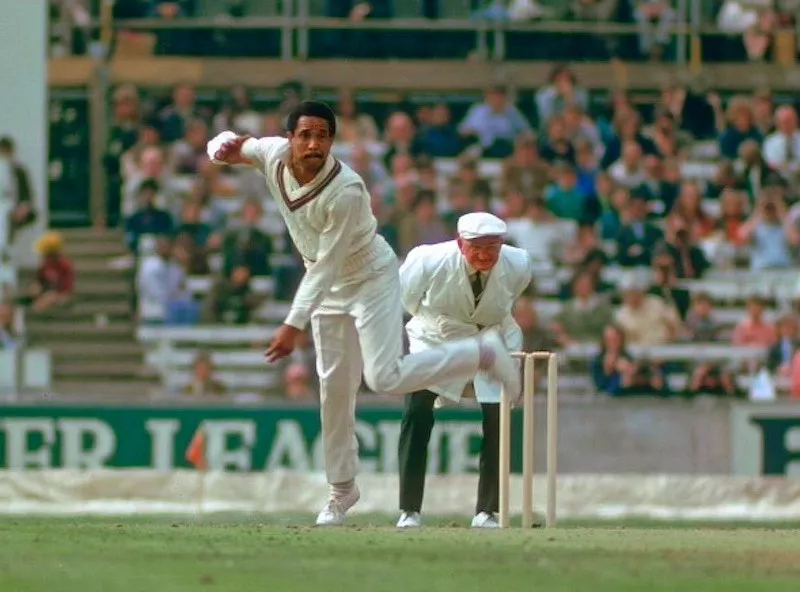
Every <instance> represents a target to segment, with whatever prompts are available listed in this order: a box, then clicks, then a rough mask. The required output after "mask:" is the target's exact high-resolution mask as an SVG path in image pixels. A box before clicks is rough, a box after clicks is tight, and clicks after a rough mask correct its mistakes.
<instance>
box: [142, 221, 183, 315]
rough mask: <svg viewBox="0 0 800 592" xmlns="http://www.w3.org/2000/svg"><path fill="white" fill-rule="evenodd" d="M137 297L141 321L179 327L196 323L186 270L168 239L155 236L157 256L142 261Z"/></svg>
mask: <svg viewBox="0 0 800 592" xmlns="http://www.w3.org/2000/svg"><path fill="white" fill-rule="evenodd" d="M137 296H138V298H137V300H138V306H139V320H140V322H143V323H149V324H167V325H179V324H192V323H193V322H194V321H195V320H196V308H195V307H194V306H193V302H192V298H191V295H190V294H189V293H188V292H187V291H186V271H185V270H184V269H183V268H182V267H181V265H180V264H179V263H178V262H177V261H176V260H175V258H174V257H173V243H172V240H170V238H169V237H167V236H160V237H158V238H157V239H156V254H155V255H154V256H151V257H146V258H144V259H143V260H142V264H141V266H140V268H139V273H138V278H137Z"/></svg>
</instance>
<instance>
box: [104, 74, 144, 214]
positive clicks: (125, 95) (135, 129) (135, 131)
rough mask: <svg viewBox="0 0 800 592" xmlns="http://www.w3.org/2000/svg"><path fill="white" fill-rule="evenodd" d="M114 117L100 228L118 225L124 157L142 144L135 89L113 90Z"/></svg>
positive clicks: (123, 87)
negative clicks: (104, 211)
mask: <svg viewBox="0 0 800 592" xmlns="http://www.w3.org/2000/svg"><path fill="white" fill-rule="evenodd" d="M112 117H113V123H112V124H111V127H110V129H109V130H108V144H107V147H106V153H105V155H104V157H103V166H104V168H105V170H106V175H107V181H106V184H107V185H106V191H107V195H106V197H107V199H106V208H107V220H105V221H103V220H98V222H100V223H101V225H103V224H109V225H111V226H116V225H117V223H118V222H119V218H120V198H119V196H120V194H121V193H122V187H123V183H124V181H123V170H122V156H123V154H125V153H126V152H128V151H129V150H130V149H131V148H133V147H134V146H135V145H136V143H137V142H138V141H139V125H140V123H141V102H140V100H139V93H138V91H137V90H136V87H135V86H133V85H130V84H126V85H123V86H120V87H119V88H117V89H116V91H114V97H113V109H112Z"/></svg>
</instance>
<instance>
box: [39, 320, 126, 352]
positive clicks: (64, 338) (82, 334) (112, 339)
mask: <svg viewBox="0 0 800 592" xmlns="http://www.w3.org/2000/svg"><path fill="white" fill-rule="evenodd" d="M25 329H26V333H27V334H28V337H29V339H30V342H31V345H35V346H37V347H45V346H47V345H48V344H50V343H65V342H66V343H69V342H70V341H71V340H72V341H84V342H86V341H94V342H95V343H98V344H99V343H106V342H108V343H119V342H131V343H136V335H135V328H134V326H133V324H132V323H124V322H118V323H114V322H111V323H109V324H108V325H107V326H105V327H97V326H95V325H94V324H88V323H86V324H81V323H70V322H63V321H46V320H39V319H30V320H28V321H27V322H26V323H25Z"/></svg>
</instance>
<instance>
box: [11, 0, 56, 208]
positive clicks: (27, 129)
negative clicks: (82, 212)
mask: <svg viewBox="0 0 800 592" xmlns="http://www.w3.org/2000/svg"><path fill="white" fill-rule="evenodd" d="M47 31H48V26H47V0H0V56H2V59H0V85H1V86H0V88H2V92H0V135H3V136H5V135H8V136H11V137H12V138H13V140H14V142H15V144H16V148H17V158H18V159H19V160H20V161H21V162H23V163H24V164H25V166H26V167H27V168H28V171H29V173H30V178H31V183H32V185H33V188H34V192H35V195H36V197H35V199H36V208H37V210H38V212H39V215H40V220H42V221H44V220H45V219H46V215H47V145H48V133H49V132H48V128H49V126H48V123H47V94H48V93H47V43H48V39H47Z"/></svg>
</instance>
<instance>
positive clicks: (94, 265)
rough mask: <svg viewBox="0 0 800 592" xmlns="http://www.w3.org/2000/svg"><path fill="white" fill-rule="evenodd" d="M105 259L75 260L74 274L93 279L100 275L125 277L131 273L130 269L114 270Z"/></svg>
mask: <svg viewBox="0 0 800 592" xmlns="http://www.w3.org/2000/svg"><path fill="white" fill-rule="evenodd" d="M110 260H111V258H109V259H108V260H106V259H95V258H89V259H76V260H75V274H76V275H77V276H78V277H79V278H81V279H84V278H86V277H94V276H98V275H100V274H103V275H105V276H110V277H117V276H119V277H127V276H128V275H130V274H131V273H133V270H132V269H116V268H114V267H111V266H110V264H109V261H110Z"/></svg>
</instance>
